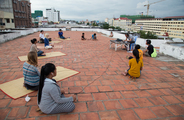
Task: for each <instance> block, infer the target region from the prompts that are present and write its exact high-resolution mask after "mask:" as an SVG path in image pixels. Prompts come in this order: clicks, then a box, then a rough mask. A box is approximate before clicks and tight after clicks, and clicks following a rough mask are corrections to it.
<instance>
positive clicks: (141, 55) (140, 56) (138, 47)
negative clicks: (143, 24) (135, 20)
mask: <svg viewBox="0 0 184 120" xmlns="http://www.w3.org/2000/svg"><path fill="white" fill-rule="evenodd" d="M140 48H141V46H140V45H136V46H135V49H137V50H138V51H139V58H140V59H141V60H143V51H142V50H141V49H140Z"/></svg>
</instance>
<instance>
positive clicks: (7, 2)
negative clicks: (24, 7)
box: [0, 0, 15, 29]
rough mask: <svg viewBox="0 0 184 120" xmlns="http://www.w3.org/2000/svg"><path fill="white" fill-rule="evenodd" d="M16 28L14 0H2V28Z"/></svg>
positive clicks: (0, 4)
mask: <svg viewBox="0 0 184 120" xmlns="http://www.w3.org/2000/svg"><path fill="white" fill-rule="evenodd" d="M11 28H15V23H14V16H13V8H12V0H0V29H11Z"/></svg>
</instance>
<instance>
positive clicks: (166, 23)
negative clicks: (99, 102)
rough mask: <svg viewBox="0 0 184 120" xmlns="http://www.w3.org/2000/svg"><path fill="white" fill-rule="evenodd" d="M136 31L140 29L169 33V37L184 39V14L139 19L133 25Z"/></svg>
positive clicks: (159, 33) (161, 33)
mask: <svg viewBox="0 0 184 120" xmlns="http://www.w3.org/2000/svg"><path fill="white" fill-rule="evenodd" d="M133 27H134V28H133V30H134V31H135V32H137V31H139V30H143V31H151V32H154V33H156V35H163V34H164V33H166V32H167V33H168V34H169V37H172V38H181V39H184V16H174V17H165V18H154V19H139V20H136V21H135V25H134V26H133Z"/></svg>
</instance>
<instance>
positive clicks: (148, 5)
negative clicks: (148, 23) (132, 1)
mask: <svg viewBox="0 0 184 120" xmlns="http://www.w3.org/2000/svg"><path fill="white" fill-rule="evenodd" d="M162 1H164V0H160V1H157V2H153V3H149V1H148V4H146V5H144V7H145V6H147V15H148V13H149V7H150V5H152V4H155V3H159V2H162Z"/></svg>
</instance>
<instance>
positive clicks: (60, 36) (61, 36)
mask: <svg viewBox="0 0 184 120" xmlns="http://www.w3.org/2000/svg"><path fill="white" fill-rule="evenodd" d="M58 35H59V38H61V39H66V38H65V37H64V36H63V31H62V30H61V29H59V32H58Z"/></svg>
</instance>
